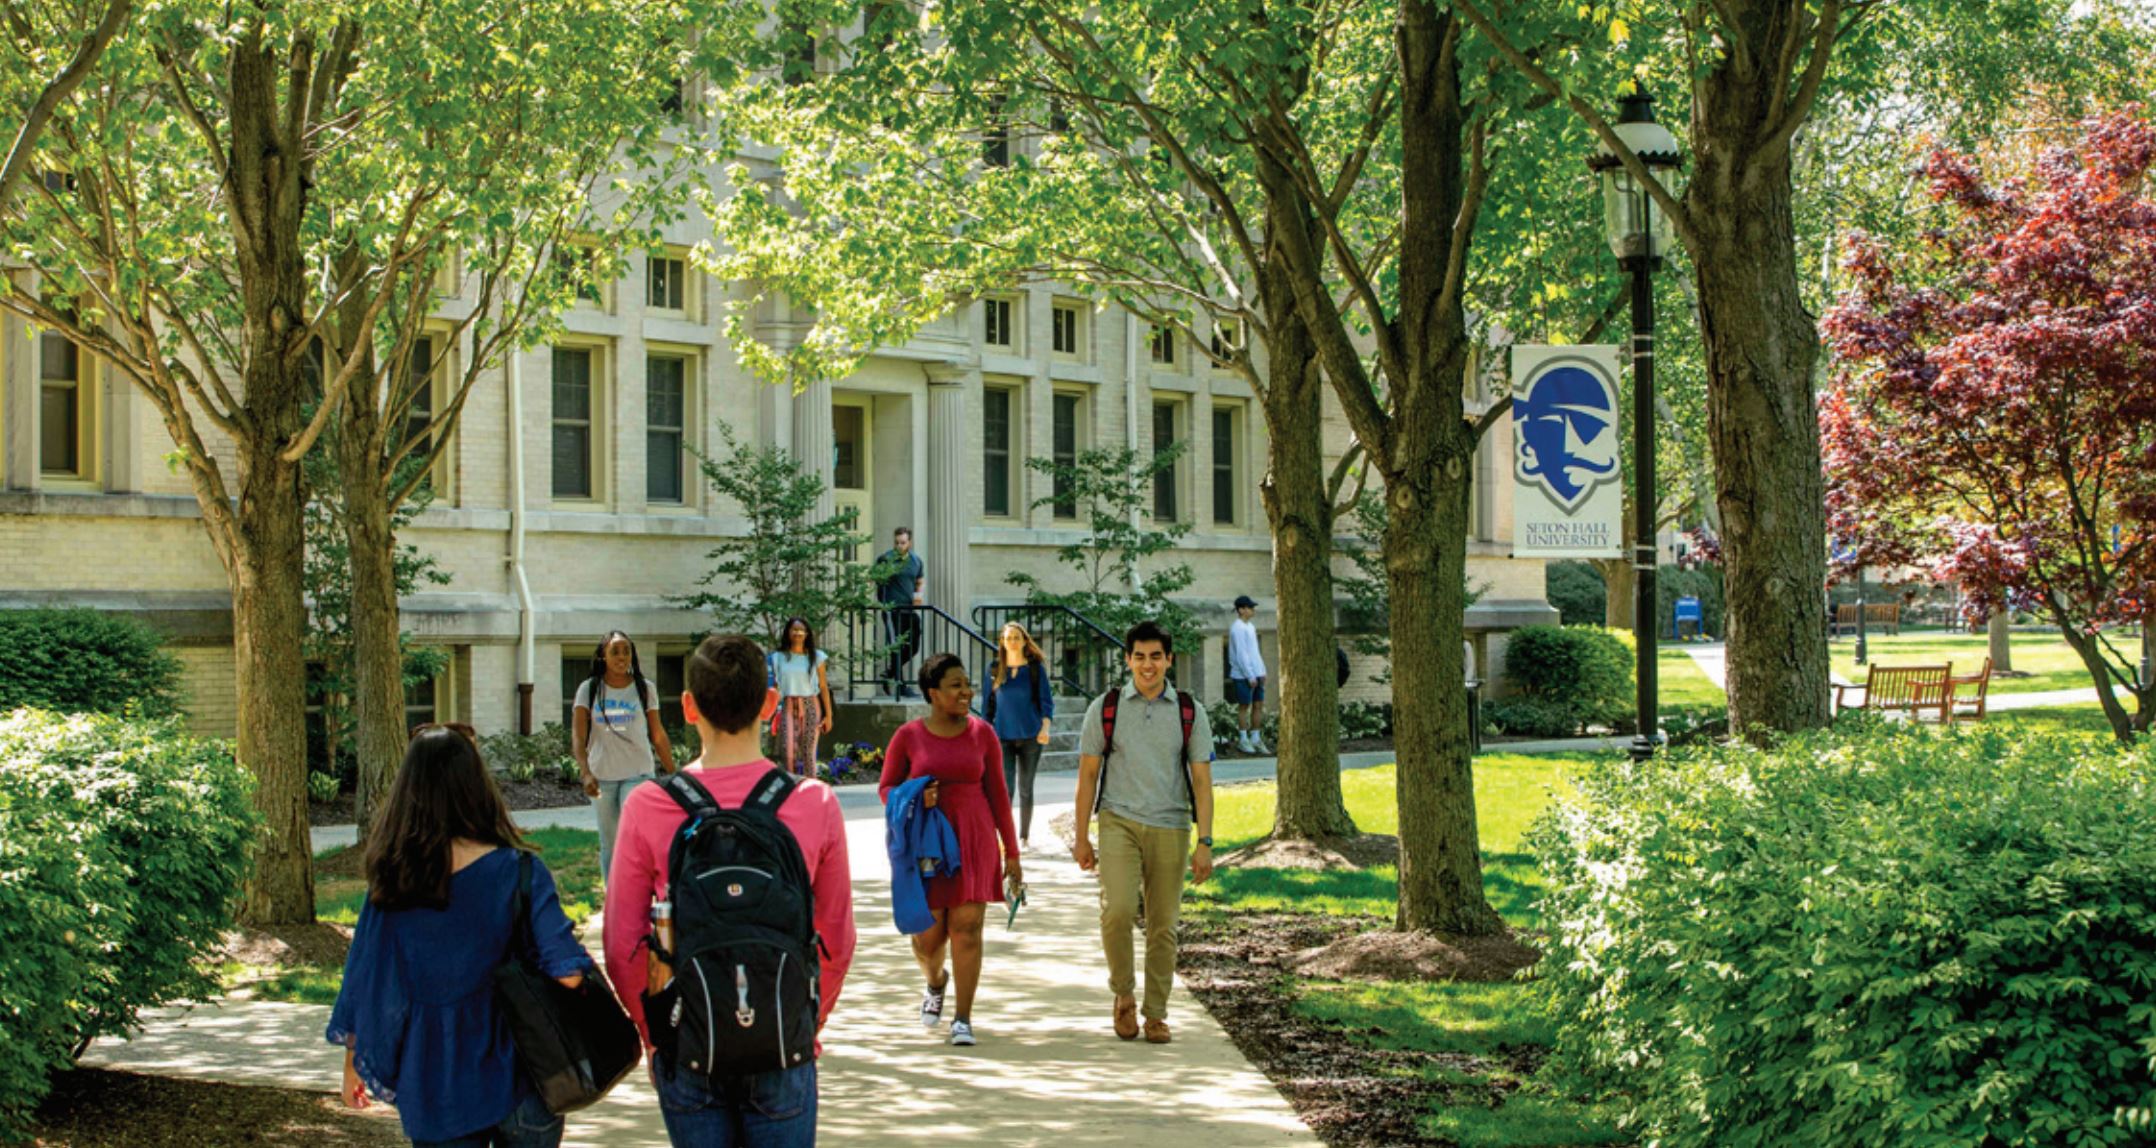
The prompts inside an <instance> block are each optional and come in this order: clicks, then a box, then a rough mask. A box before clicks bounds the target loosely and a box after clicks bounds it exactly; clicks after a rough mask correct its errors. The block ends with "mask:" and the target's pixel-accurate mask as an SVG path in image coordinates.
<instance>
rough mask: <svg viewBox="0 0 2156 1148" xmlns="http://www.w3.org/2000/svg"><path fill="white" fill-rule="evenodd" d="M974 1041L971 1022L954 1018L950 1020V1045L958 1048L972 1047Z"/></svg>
mask: <svg viewBox="0 0 2156 1148" xmlns="http://www.w3.org/2000/svg"><path fill="white" fill-rule="evenodd" d="M975 1043H976V1042H975V1041H974V1039H973V1025H972V1024H970V1023H968V1022H966V1021H962V1020H954V1021H952V1022H951V1044H952V1045H954V1046H956V1047H958V1048H972V1047H973V1046H974V1044H975Z"/></svg>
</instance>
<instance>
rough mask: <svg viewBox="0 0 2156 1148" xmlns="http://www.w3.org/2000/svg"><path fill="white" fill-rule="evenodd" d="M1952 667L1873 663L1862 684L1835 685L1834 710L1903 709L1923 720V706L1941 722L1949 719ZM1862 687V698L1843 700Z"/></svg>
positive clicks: (1951, 711) (1884, 710)
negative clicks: (1858, 699) (1856, 701)
mask: <svg viewBox="0 0 2156 1148" xmlns="http://www.w3.org/2000/svg"><path fill="white" fill-rule="evenodd" d="M1953 674H1954V667H1953V665H1952V664H1948V665H1944V666H1872V667H1871V668H1870V671H1869V672H1868V673H1867V674H1866V675H1865V678H1864V684H1863V685H1861V686H1857V685H1843V684H1837V685H1836V686H1835V687H1834V710H1835V712H1836V713H1840V712H1841V711H1842V710H1845V709H1861V710H1864V711H1866V712H1868V713H1905V714H1908V715H1909V716H1910V717H1911V718H1914V719H1917V720H1922V718H1923V716H1924V712H1925V711H1926V710H1929V711H1931V712H1932V713H1934V714H1937V715H1938V717H1939V720H1940V721H1941V722H1945V721H1948V720H1950V716H1951V714H1952V713H1953V705H1954V702H1953V689H1954V687H1953V682H1952V681H1951V680H1950V679H1952V677H1953ZM1859 691H1861V692H1862V693H1863V695H1864V700H1863V701H1861V702H1858V703H1857V704H1855V705H1850V704H1849V703H1848V701H1847V700H1846V699H1847V697H1848V695H1849V694H1851V693H1855V692H1859Z"/></svg>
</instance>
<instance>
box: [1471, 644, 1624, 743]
mask: <svg viewBox="0 0 2156 1148" xmlns="http://www.w3.org/2000/svg"><path fill="white" fill-rule="evenodd" d="M1631 642H1632V636H1631V635H1630V634H1621V633H1620V632H1618V631H1613V630H1605V629H1603V628H1602V627H1600V626H1524V627H1522V628H1520V629H1518V630H1514V631H1513V632H1512V635H1511V637H1510V638H1508V639H1507V640H1506V642H1505V682H1506V684H1507V685H1509V686H1511V687H1512V689H1513V691H1514V693H1515V694H1516V695H1517V696H1518V697H1521V698H1532V699H1534V700H1536V701H1538V702H1543V703H1546V704H1545V707H1544V708H1543V709H1541V710H1538V711H1536V712H1537V714H1538V715H1542V714H1547V713H1548V712H1549V711H1548V708H1547V707H1548V706H1551V705H1554V706H1561V707H1563V708H1564V709H1565V710H1567V711H1568V712H1569V714H1570V716H1571V719H1572V720H1571V728H1570V729H1569V730H1568V731H1566V732H1569V733H1577V732H1580V731H1582V730H1584V729H1586V727H1587V726H1589V725H1592V724H1604V725H1606V724H1609V723H1612V722H1617V721H1621V720H1623V719H1624V718H1625V717H1627V716H1628V715H1629V714H1630V713H1631V712H1632V707H1633V696H1632V644H1631ZM1500 700H1503V699H1500ZM1508 732H1510V731H1508ZM1549 736H1556V735H1549Z"/></svg>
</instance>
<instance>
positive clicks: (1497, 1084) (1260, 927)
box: [1177, 913, 1545, 1148]
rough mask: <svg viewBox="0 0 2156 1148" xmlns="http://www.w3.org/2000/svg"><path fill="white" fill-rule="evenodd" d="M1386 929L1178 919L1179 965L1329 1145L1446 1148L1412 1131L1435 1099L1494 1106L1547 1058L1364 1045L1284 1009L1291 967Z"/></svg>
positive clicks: (1254, 918)
mask: <svg viewBox="0 0 2156 1148" xmlns="http://www.w3.org/2000/svg"><path fill="white" fill-rule="evenodd" d="M1385 924H1386V922H1385V921H1384V920H1382V919H1381V918H1377V917H1362V918H1356V917H1331V916H1315V915H1307V914H1295V913H1260V914H1247V915H1241V916H1238V917H1235V918H1231V919H1228V920H1225V921H1221V920H1208V919H1205V918H1189V917H1186V918H1184V920H1183V922H1182V928H1181V937H1182V945H1181V953H1180V959H1179V961H1178V966H1179V967H1178V970H1177V971H1178V974H1179V975H1180V976H1181V977H1182V978H1183V981H1184V983H1185V984H1187V985H1189V986H1190V989H1191V991H1192V992H1194V993H1196V994H1197V997H1198V999H1199V1000H1200V1001H1202V1002H1204V1004H1205V1007H1206V1011H1208V1012H1210V1013H1212V1014H1213V1017H1214V1018H1215V1019H1217V1020H1218V1021H1219V1022H1220V1023H1221V1025H1222V1027H1224V1028H1226V1029H1227V1031H1228V1036H1229V1038H1230V1039H1232V1040H1233V1041H1234V1042H1235V1046H1236V1047H1237V1048H1239V1049H1241V1050H1242V1052H1243V1055H1245V1056H1247V1057H1249V1058H1250V1060H1251V1062H1252V1063H1254V1064H1256V1065H1257V1066H1258V1067H1259V1068H1260V1069H1261V1070H1263V1071H1264V1073H1265V1075H1266V1076H1267V1077H1268V1078H1270V1079H1271V1080H1272V1082H1273V1084H1274V1085H1275V1086H1276V1087H1278V1088H1279V1089H1280V1092H1281V1094H1282V1095H1283V1096H1285V1097H1287V1099H1288V1102H1289V1103H1290V1104H1293V1105H1294V1106H1295V1111H1296V1114H1297V1115H1298V1116H1301V1117H1302V1119H1303V1121H1304V1122H1305V1123H1307V1124H1309V1125H1310V1127H1311V1129H1312V1130H1313V1131H1315V1132H1316V1133H1317V1134H1318V1136H1319V1137H1320V1138H1321V1139H1323V1140H1324V1141H1325V1143H1326V1144H1328V1145H1332V1146H1333V1148H1363V1146H1377V1145H1386V1146H1393V1145H1433V1146H1443V1145H1447V1144H1449V1143H1450V1142H1449V1141H1446V1140H1443V1139H1438V1138H1434V1137H1430V1136H1427V1135H1424V1134H1423V1132H1422V1131H1421V1129H1420V1127H1419V1121H1420V1119H1421V1117H1422V1116H1423V1115H1424V1114H1425V1113H1426V1112H1428V1111H1429V1109H1430V1108H1431V1106H1432V1104H1433V1102H1442V1103H1457V1104H1474V1105H1478V1106H1482V1107H1490V1106H1492V1105H1493V1103H1494V1102H1495V1101H1497V1100H1499V1099H1501V1098H1502V1094H1503V1093H1505V1092H1507V1091H1509V1090H1510V1089H1513V1088H1516V1087H1517V1084H1515V1083H1513V1082H1515V1081H1517V1080H1520V1079H1524V1078H1526V1077H1528V1076H1531V1075H1533V1073H1534V1071H1535V1070H1536V1068H1538V1067H1539V1066H1540V1064H1541V1062H1542V1059H1543V1056H1544V1055H1545V1054H1544V1050H1542V1049H1541V1048H1538V1047H1534V1046H1531V1045H1520V1046H1508V1047H1506V1048H1503V1049H1500V1050H1499V1052H1498V1054H1497V1055H1496V1056H1495V1057H1483V1056H1470V1055H1466V1054H1460V1053H1434V1052H1416V1051H1403V1050H1388V1049H1377V1048H1368V1047H1364V1046H1361V1045H1358V1044H1355V1043H1353V1042H1352V1041H1351V1040H1350V1039H1349V1037H1350V1036H1351V1035H1353V1034H1350V1033H1348V1032H1346V1031H1343V1030H1342V1029H1340V1028H1338V1027H1335V1026H1333V1025H1328V1024H1325V1023H1323V1022H1320V1021H1317V1020H1314V1019H1312V1018H1310V1017H1306V1016H1302V1015H1299V1014H1298V1013H1296V1012H1295V1011H1294V1009H1293V1008H1292V1007H1290V1006H1291V1005H1292V1003H1293V1000H1294V997H1293V992H1292V990H1291V988H1290V986H1291V985H1292V983H1293V977H1292V976H1291V970H1293V969H1294V967H1295V964H1296V962H1297V961H1298V960H1299V959H1301V958H1302V957H1303V956H1304V955H1305V954H1307V953H1309V952H1311V951H1312V950H1315V949H1321V948H1323V947H1325V946H1327V945H1331V944H1333V943H1335V942H1338V941H1340V940H1342V939H1343V938H1345V937H1348V936H1351V935H1353V934H1356V933H1360V932H1365V931H1368V930H1372V929H1377V928H1382V927H1383V926H1384V925H1385ZM1425 1068H1441V1069H1450V1070H1452V1071H1453V1072H1455V1073H1464V1074H1473V1075H1477V1076H1480V1075H1481V1074H1484V1073H1488V1072H1490V1071H1491V1070H1492V1069H1494V1068H1502V1069H1503V1070H1504V1072H1505V1075H1504V1076H1499V1077H1489V1078H1484V1079H1482V1080H1479V1081H1477V1082H1475V1083H1471V1084H1456V1083H1442V1082H1438V1081H1432V1080H1427V1079H1424V1078H1423V1076H1422V1075H1421V1074H1420V1073H1418V1072H1417V1070H1418V1069H1425Z"/></svg>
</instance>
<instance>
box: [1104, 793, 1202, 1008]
mask: <svg viewBox="0 0 2156 1148" xmlns="http://www.w3.org/2000/svg"><path fill="white" fill-rule="evenodd" d="M1098 854H1099V857H1100V947H1101V951H1102V952H1104V953H1106V954H1107V957H1108V991H1109V992H1112V993H1114V994H1115V995H1117V996H1119V997H1125V996H1134V995H1136V990H1137V985H1138V978H1137V972H1136V970H1135V969H1133V968H1132V959H1131V940H1130V933H1131V928H1132V927H1133V926H1134V925H1135V924H1136V923H1137V921H1138V891H1139V889H1141V888H1143V889H1144V890H1145V1000H1144V1001H1143V1002H1142V1003H1141V1004H1140V1006H1139V1011H1140V1012H1142V1013H1144V1014H1145V1016H1146V1018H1147V1019H1148V1020H1166V1019H1168V989H1169V988H1170V987H1171V986H1173V985H1174V984H1175V919H1176V914H1177V913H1178V912H1180V911H1181V909H1182V905H1183V873H1184V872H1185V870H1186V867H1187V865H1188V863H1189V860H1190V830H1189V829H1188V828H1183V829H1156V828H1154V827H1153V826H1150V825H1140V824H1139V823H1137V822H1135V821H1131V820H1128V819H1127V818H1122V817H1118V816H1116V815H1115V814H1113V813H1106V812H1104V813H1102V814H1101V815H1100V848H1099V850H1098Z"/></svg>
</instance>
